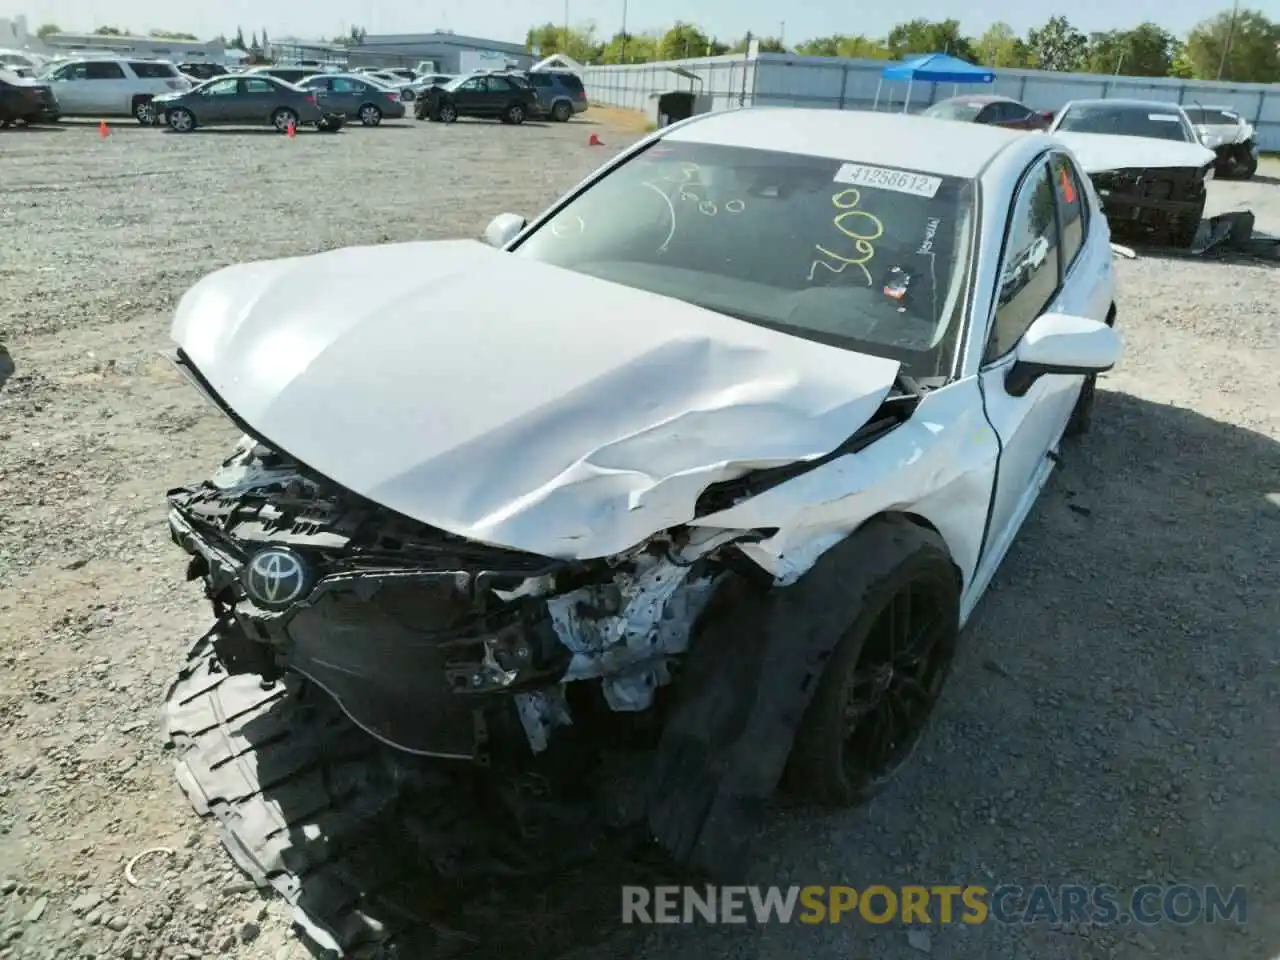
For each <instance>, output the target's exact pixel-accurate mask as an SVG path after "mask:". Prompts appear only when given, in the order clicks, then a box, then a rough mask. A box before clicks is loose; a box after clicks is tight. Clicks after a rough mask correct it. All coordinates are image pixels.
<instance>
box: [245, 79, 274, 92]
mask: <svg viewBox="0 0 1280 960" xmlns="http://www.w3.org/2000/svg"><path fill="white" fill-rule="evenodd" d="M244 92H245V93H275V92H276V85H275V84H274V83H272V82H271V81H270V80H258V79H249V80H246V81H245V82H244Z"/></svg>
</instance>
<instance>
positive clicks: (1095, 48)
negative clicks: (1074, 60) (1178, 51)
mask: <svg viewBox="0 0 1280 960" xmlns="http://www.w3.org/2000/svg"><path fill="white" fill-rule="evenodd" d="M1176 44H1177V38H1176V37H1174V35H1173V34H1171V33H1169V32H1168V31H1166V30H1164V29H1162V28H1161V27H1159V26H1157V25H1156V24H1154V23H1150V22H1148V23H1143V24H1140V25H1138V26H1136V27H1134V28H1133V29H1132V30H1108V31H1106V32H1104V33H1093V34H1090V35H1089V44H1088V46H1087V47H1086V50H1085V69H1086V70H1088V71H1089V72H1090V73H1112V74H1114V73H1122V74H1125V75H1126V76H1131V77H1167V76H1168V75H1169V70H1170V68H1171V67H1172V66H1173V57H1174V53H1175V48H1176Z"/></svg>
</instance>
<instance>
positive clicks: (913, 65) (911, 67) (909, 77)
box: [871, 53, 996, 113]
mask: <svg viewBox="0 0 1280 960" xmlns="http://www.w3.org/2000/svg"><path fill="white" fill-rule="evenodd" d="M995 79H996V74H995V71H994V70H988V69H987V68H986V67H976V66H974V65H973V64H972V63H969V62H968V61H966V60H961V59H960V58H959V57H953V56H950V55H949V54H945V53H926V54H925V55H924V56H922V57H916V58H915V59H914V60H903V61H901V62H899V63H891V64H889V65H888V66H886V67H885V68H884V69H883V70H881V71H880V82H879V83H878V84H876V101H875V104H874V105H873V106H872V108H871V109H872V110H875V109H877V108H878V107H879V106H880V88H881V87H883V86H884V82H885V81H886V80H905V81H907V99H906V100H905V101H903V104H902V112H903V113H906V112H907V107H908V106H909V105H910V104H911V87H912V85H913V84H914V83H915V82H916V81H917V80H923V81H925V82H926V83H951V84H955V85H957V87H958V86H959V84H962V83H993V82H994V81H995Z"/></svg>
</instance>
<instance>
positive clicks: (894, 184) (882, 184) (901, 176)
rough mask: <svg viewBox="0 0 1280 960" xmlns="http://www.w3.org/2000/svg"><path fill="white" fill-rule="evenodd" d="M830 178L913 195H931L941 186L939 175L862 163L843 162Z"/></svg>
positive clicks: (858, 185)
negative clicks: (934, 175)
mask: <svg viewBox="0 0 1280 960" xmlns="http://www.w3.org/2000/svg"><path fill="white" fill-rule="evenodd" d="M832 179H834V180H835V182H836V183H849V184H853V185H854V186H856V187H879V188H880V189H881V190H894V191H896V192H898V193H909V194H911V195H912V196H913V197H933V196H934V194H936V193H937V192H938V188H939V187H940V186H942V178H941V177H930V176H926V175H925V174H923V173H908V172H907V171H906V170H893V169H890V168H889V167H869V166H867V165H865V164H862V163H846V164H843V165H842V166H841V167H840V169H839V170H837V171H836V175H835V177H833V178H832Z"/></svg>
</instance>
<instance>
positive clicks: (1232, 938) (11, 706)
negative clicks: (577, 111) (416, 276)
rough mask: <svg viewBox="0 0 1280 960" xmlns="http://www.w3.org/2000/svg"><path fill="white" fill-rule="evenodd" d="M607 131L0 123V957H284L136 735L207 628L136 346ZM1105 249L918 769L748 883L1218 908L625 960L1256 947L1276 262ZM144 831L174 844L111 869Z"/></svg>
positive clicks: (135, 847)
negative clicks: (4, 382) (1112, 324)
mask: <svg viewBox="0 0 1280 960" xmlns="http://www.w3.org/2000/svg"><path fill="white" fill-rule="evenodd" d="M591 130H595V131H596V132H598V133H599V134H600V136H601V138H602V139H603V140H604V141H605V143H606V146H605V147H604V148H590V147H588V146H587V145H586V141H587V135H588V133H589V132H590V131H591ZM635 135H636V134H635V133H634V132H623V131H621V130H619V129H618V128H616V127H613V126H610V125H608V124H607V123H604V122H598V123H597V124H596V125H595V126H588V125H587V123H585V122H583V121H575V122H574V123H573V124H571V125H569V126H559V127H557V126H545V127H543V126H528V127H525V128H508V127H504V126H500V125H497V124H479V123H459V124H457V125H456V126H453V127H447V128H446V127H441V126H437V125H426V124H414V123H412V122H408V123H402V124H394V125H387V126H385V127H384V128H382V129H378V130H360V129H355V130H349V131H345V132H344V133H343V134H341V135H339V136H336V137H334V136H324V135H319V134H313V133H302V134H300V135H299V136H298V137H297V138H296V139H293V140H288V139H284V138H282V137H279V136H277V135H274V134H271V133H265V132H264V133H261V134H259V133H255V132H246V131H235V132H210V133H208V134H203V135H192V136H188V137H180V136H174V135H169V134H166V133H164V132H161V131H155V130H142V129H139V128H136V127H130V126H121V127H120V128H118V129H115V130H113V132H112V135H111V136H110V137H109V138H108V139H106V140H105V141H104V140H100V139H99V137H98V135H97V129H96V127H95V126H90V125H84V126H80V125H67V128H65V129H61V130H55V131H51V132H25V133H24V132H5V133H3V134H0V170H2V171H3V178H0V236H3V237H4V241H5V242H4V243H3V244H0V341H3V342H5V343H6V344H7V345H8V346H9V348H10V350H11V351H12V353H13V355H14V358H15V360H16V362H17V365H18V372H17V374H16V375H15V377H14V379H12V380H11V381H10V383H9V384H8V386H7V387H6V388H5V389H4V391H3V392H2V393H0V624H2V625H3V634H2V636H0V958H18V957H33V958H37V957H38V958H51V957H54V956H57V957H73V956H82V957H95V956H97V957H132V958H139V960H140V958H152V957H165V958H179V957H191V958H194V957H200V956H228V957H246V958H247V957H254V958H260V957H268V958H272V957H274V958H288V957H295V956H297V957H301V956H303V955H304V953H303V950H302V948H301V947H300V946H299V945H298V944H297V943H296V942H295V940H294V937H293V935H292V933H291V932H290V930H289V927H288V921H287V918H285V917H284V915H283V912H282V911H281V910H280V909H279V907H278V905H273V904H272V903H270V902H267V901H264V900H262V899H260V898H259V897H258V895H257V894H256V893H255V892H253V891H250V890H246V889H245V886H244V884H243V878H242V877H241V876H240V875H239V874H238V873H237V872H236V871H235V870H234V868H233V867H232V865H231V862H230V860H229V859H228V857H227V856H226V855H225V854H224V853H223V851H222V848H221V847H220V845H219V844H218V843H217V841H216V839H215V838H214V836H213V833H212V831H211V830H210V829H209V828H208V825H207V824H203V823H199V822H197V821H196V819H195V817H194V816H193V815H192V814H191V812H190V810H189V808H188V806H187V804H186V802H185V800H184V799H183V797H182V796H181V794H180V793H179V791H178V789H177V787H176V785H175V784H174V782H173V778H172V772H171V764H170V760H169V758H168V757H166V755H165V753H164V751H163V750H162V748H161V744H160V742H159V740H158V737H157V734H156V712H157V709H158V706H159V704H160V703H161V701H162V698H163V695H164V690H165V687H166V686H167V684H168V683H169V681H170V679H171V676H172V674H173V671H174V669H175V667H176V665H177V664H178V663H179V662H180V660H181V657H182V654H183V651H184V649H185V647H186V646H187V645H188V644H189V642H190V640H191V639H192V638H193V637H194V636H195V635H196V634H197V633H198V632H202V631H203V630H204V629H205V628H206V627H207V621H208V614H207V612H206V608H205V607H204V605H203V604H202V603H201V602H200V601H199V599H198V593H197V589H196V588H195V587H194V586H192V585H188V584H186V583H185V582H184V581H183V577H182V574H183V568H184V562H183V561H184V559H185V558H184V557H183V556H182V555H180V552H179V551H178V550H177V548H175V547H173V546H172V545H171V544H170V543H169V540H168V536H167V530H166V527H165V523H164V511H163V506H162V494H163V491H164V490H165V489H166V488H167V487H169V486H171V485H175V484H177V483H179V482H182V481H186V480H189V479H194V478H199V477H201V476H203V475H205V474H206V473H207V472H208V471H209V469H210V468H211V466H212V465H213V464H214V463H215V462H216V461H217V460H218V459H219V458H220V457H221V456H222V455H223V454H224V452H225V451H226V450H227V448H228V446H229V445H230V443H232V442H233V440H234V439H235V432H234V431H233V430H232V429H231V428H230V427H229V426H228V425H227V424H226V423H225V422H223V421H222V420H221V419H220V418H219V417H218V416H217V415H215V414H214V413H213V412H211V411H210V410H209V409H208V408H207V407H206V406H205V405H204V404H203V403H202V402H201V401H200V400H199V399H198V398H197V397H196V396H195V394H194V393H193V392H192V391H191V390H189V389H188V388H187V387H186V386H185V384H184V383H182V382H181V381H180V380H179V379H178V377H177V376H176V375H175V374H173V373H172V372H170V370H169V369H168V367H167V366H166V365H165V364H164V363H163V362H162V361H160V360H158V359H157V358H156V351H157V350H159V349H161V348H163V347H164V346H165V345H166V331H167V324H168V311H169V310H170V309H171V307H172V306H173V304H174V302H175V299H176V298H177V296H178V295H180V294H181V292H182V291H183V290H184V289H185V288H186V287H188V286H189V285H190V284H191V283H193V282H194V281H195V280H196V279H198V278H199V277H200V276H201V275H203V274H205V273H207V272H209V271H211V270H213V269H214V268H216V267H219V266H222V265H224V264H228V263H232V262H235V261H239V260H245V259H257V258H267V257H275V256H284V255H294V254H303V253H309V252H314V251H319V250H323V249H326V248H331V247H335V246H339V245H342V244H365V243H381V242H387V241H402V240H411V239H424V238H438V237H439V238H442V237H452V236H475V235H477V234H478V233H479V231H480V230H481V229H482V228H483V226H484V224H485V223H486V221H487V220H488V218H489V217H490V216H491V215H492V214H493V213H496V212H499V211H503V210H512V211H517V212H524V213H532V212H535V211H536V210H537V209H538V208H540V207H541V206H542V205H544V204H545V203H547V202H548V201H550V200H551V199H552V198H553V197H554V196H555V195H556V194H557V193H558V192H559V191H561V190H562V189H564V188H566V187H568V186H570V185H571V184H573V183H574V182H576V181H577V180H578V179H579V178H580V177H582V176H583V175H585V174H586V173H587V172H588V171H589V170H590V169H591V168H592V167H593V166H594V165H595V164H597V163H598V162H600V161H601V160H602V159H604V157H605V156H607V155H608V154H609V153H610V152H611V151H612V150H613V149H614V148H615V147H617V146H620V145H622V144H623V143H625V142H627V140H628V138H631V137H634V136H635ZM1262 174H1263V175H1261V176H1260V177H1259V178H1258V179H1257V180H1255V181H1254V182H1252V183H1249V184H1215V185H1214V187H1213V201H1212V202H1213V204H1214V206H1215V207H1217V208H1219V209H1221V208H1226V207H1233V208H1234V207H1248V208H1251V209H1253V210H1254V211H1255V212H1257V213H1258V214H1259V220H1260V226H1261V227H1264V228H1267V229H1269V230H1271V231H1272V232H1274V233H1280V191H1278V190H1277V184H1278V183H1280V164H1278V163H1276V162H1274V161H1272V162H1269V163H1268V165H1267V166H1265V167H1264V169H1263V171H1262ZM1119 270H1120V275H1121V280H1122V282H1123V289H1122V293H1121V301H1120V319H1119V328H1120V330H1121V331H1123V335H1124V337H1125V340H1126V345H1127V357H1126V359H1125V361H1124V363H1123V365H1122V367H1121V368H1119V369H1118V370H1117V371H1116V372H1114V373H1113V374H1112V375H1110V376H1108V377H1106V378H1105V379H1104V381H1103V386H1104V387H1105V388H1106V389H1105V391H1104V392H1102V393H1101V395H1100V398H1099V405H1098V410H1097V412H1096V421H1095V432H1094V433H1093V435H1092V436H1091V437H1090V438H1089V439H1088V441H1087V442H1086V443H1085V444H1084V445H1083V446H1082V447H1081V448H1079V449H1078V450H1072V451H1071V454H1070V455H1069V456H1068V457H1067V459H1066V462H1065V463H1064V465H1063V468H1062V470H1061V471H1060V472H1059V475H1058V476H1057V477H1056V478H1055V479H1054V480H1053V481H1052V483H1051V485H1050V487H1049V489H1048V490H1047V492H1046V495H1045V496H1044V498H1043V499H1042V501H1041V504H1040V505H1039V506H1038V507H1037V509H1036V510H1035V512H1034V513H1033V515H1032V517H1031V519H1030V521H1029V523H1028V526H1027V528H1026V529H1025V531H1024V532H1023V534H1022V536H1021V538H1020V540H1019V542H1018V544H1017V545H1016V547H1015V549H1014V550H1013V552H1012V553H1011V555H1010V556H1009V558H1008V560H1007V561H1006V563H1005V566H1004V568H1003V570H1002V571H1001V574H1000V576H999V578H998V579H997V582H996V583H995V584H994V586H993V588H992V592H991V593H990V595H989V596H988V597H987V598H986V599H985V600H984V601H983V603H982V605H981V607H980V608H979V611H978V614H977V616H976V618H975V621H974V622H973V625H972V627H971V628H970V629H969V630H968V636H967V641H966V645H965V647H964V648H963V651H962V655H961V660H960V662H959V664H958V665H957V669H956V672H955V674H954V676H953V679H952V680H951V682H950V686H949V687H948V690H947V694H946V696H945V698H944V703H943V707H942V709H941V711H940V714H939V716H938V717H937V722H936V723H935V725H934V727H933V729H932V731H931V733H930V735H929V736H928V738H927V740H926V742H925V745H924V747H923V748H922V750H921V752H920V755H919V757H918V760H917V762H915V763H914V764H913V765H912V766H911V767H910V768H909V769H908V771H907V772H906V773H905V774H904V775H903V776H902V778H901V779H900V780H898V781H897V783H896V784H895V785H894V786H893V787H892V789H891V790H890V791H889V792H888V793H886V794H884V795H883V796H882V797H881V798H880V799H879V800H877V801H876V802H874V803H873V804H871V805H870V806H869V807H868V808H866V809H863V810H860V811H857V812H854V813H848V814H844V815H840V816H825V817H817V818H815V817H814V816H812V815H800V814H797V813H788V814H781V815H779V816H778V818H776V819H775V820H774V821H773V822H772V824H771V826H770V828H769V830H768V832H767V834H766V836H765V837H764V838H763V840H762V842H761V844H760V847H759V857H758V860H757V863H756V866H755V877H756V879H757V880H758V881H759V882H762V883H840V882H843V883H849V884H853V885H855V886H860V887H861V886H865V885H867V884H870V883H887V884H901V883H915V882H922V883H940V882H951V883H981V884H985V885H988V886H994V885H996V884H999V883H1022V884H1030V883H1036V882H1044V883H1050V884H1057V883H1080V884H1085V885H1094V884H1111V885H1114V886H1116V887H1119V888H1121V889H1122V890H1124V889H1127V888H1130V887H1132V886H1135V885H1137V884H1141V883H1145V882H1155V883H1175V882H1184V883H1190V884H1195V885H1204V884H1218V885H1220V886H1224V887H1231V886H1234V885H1237V884H1239V885H1243V886H1245V887H1246V888H1247V891H1248V923H1247V925H1246V926H1245V927H1244V928H1239V927H1237V926H1236V925H1234V924H1230V923H1227V924H1223V923H1219V924H1216V925H1213V926H1209V925H1203V924H1195V925H1188V926H1179V925H1177V924H1173V923H1163V924H1160V925H1157V926H1154V927H1150V928H1146V929H1142V930H1137V929H1135V928H1133V927H1124V926H1114V927H1106V928H1092V929H1090V928H1085V927H1078V928H1077V927H1067V928H1062V927H1060V926H1054V925H1051V924H1047V923H1042V924H1037V925H1033V926H1029V927H1021V928H1012V927H1001V926H998V925H995V924H988V925H986V926H983V927H966V926H963V925H952V926H948V927H937V928H935V929H933V930H932V932H931V937H929V938H922V937H920V936H919V935H915V936H913V937H912V938H911V939H910V940H909V939H908V935H907V932H906V931H905V930H904V929H903V928H901V927H899V926H896V925H891V926H884V927H874V926H868V925H867V924H865V923H860V922H859V923H855V924H847V925H843V926H840V927H804V928H781V927H770V928H767V929H764V930H762V931H748V930H744V929H727V928H721V929H720V930H715V929H701V930H694V929H678V930H672V929H669V930H667V931H665V933H664V934H663V935H661V936H659V935H657V934H655V935H654V936H652V937H650V938H649V939H648V940H647V941H645V942H644V944H643V945H642V946H641V947H640V948H639V949H640V955H641V956H645V957H655V958H656V957H664V958H668V960H678V958H685V957H688V958H699V960H704V958H706V957H707V956H734V957H743V958H747V957H753V958H755V957H758V958H770V960H802V958H811V957H858V958H861V957H871V956H875V957H878V958H882V960H894V958H903V957H914V956H919V955H920V954H921V951H927V952H930V953H931V954H932V955H933V956H936V957H941V958H955V960H960V958H964V960H1014V958H1022V957H1027V958H1031V957H1035V958H1046V960H1067V958H1110V957H1130V956H1133V957H1142V956H1157V955H1158V956H1161V957H1175V956H1187V957H1206V958H1207V957H1214V958H1220V960H1236V958H1239V960H1244V958H1263V960H1265V958H1269V957H1272V956H1273V955H1275V954H1276V953H1278V952H1280V911H1278V910H1277V907H1280V869H1278V868H1277V866H1276V865H1277V863H1280V777H1277V770H1280V761H1278V759H1277V758H1278V756H1280V752H1278V747H1277V745H1278V744H1280V710H1278V709H1277V707H1278V706H1280V680H1278V677H1280V671H1278V670H1277V668H1278V667H1280V627H1278V626H1277V625H1278V624H1280V594H1278V593H1277V591H1276V584H1277V582H1280V444H1278V443H1277V439H1278V438H1280V393H1278V392H1277V374H1276V371H1277V369H1280V272H1277V271H1276V270H1274V269H1270V268H1267V267H1264V266H1249V265H1226V264H1221V263H1193V262H1187V261H1183V260H1178V261H1172V260H1160V259H1143V260H1139V261H1135V262H1128V261H1121V262H1120V266H1119ZM156 847H168V848H171V849H172V851H174V852H173V853H172V854H165V853H158V854H156V853H153V854H151V855H149V856H147V857H144V858H143V859H142V860H140V861H139V862H138V865H137V867H136V873H137V876H138V878H139V880H140V882H141V883H142V884H143V887H142V888H134V887H133V886H131V885H129V884H128V883H126V881H125V875H124V868H125V864H126V863H127V862H128V861H129V860H130V859H131V858H133V857H134V856H135V855H137V854H139V853H143V852H144V851H149V850H152V849H153V848H156ZM584 956H590V957H592V958H601V960H603V958H604V957H606V956H614V954H613V953H611V952H610V950H608V949H600V948H596V949H593V950H590V951H588V952H587V953H586V954H584Z"/></svg>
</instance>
